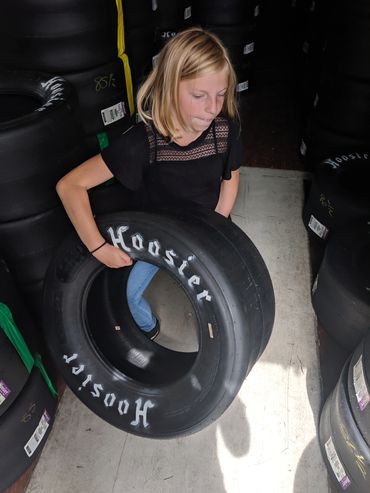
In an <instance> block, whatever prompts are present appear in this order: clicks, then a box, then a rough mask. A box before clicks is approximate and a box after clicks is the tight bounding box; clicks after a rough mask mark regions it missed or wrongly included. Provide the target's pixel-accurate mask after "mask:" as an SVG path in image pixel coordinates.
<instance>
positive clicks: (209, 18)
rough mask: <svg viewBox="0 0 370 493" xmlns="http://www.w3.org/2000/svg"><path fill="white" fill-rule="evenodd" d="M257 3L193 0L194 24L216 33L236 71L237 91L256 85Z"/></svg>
mask: <svg viewBox="0 0 370 493" xmlns="http://www.w3.org/2000/svg"><path fill="white" fill-rule="evenodd" d="M259 12H260V9H259V1H258V0H227V1H225V0H193V4H192V18H193V23H194V24H196V25H201V26H202V27H204V28H205V29H208V30H209V31H211V32H214V33H215V34H216V35H217V36H218V37H219V38H220V39H221V41H222V42H223V43H224V45H225V46H226V48H227V49H228V51H229V54H230V58H231V61H232V63H233V66H234V68H235V71H236V75H237V79H238V85H237V92H238V93H244V92H245V91H248V90H249V89H251V86H252V83H253V70H254V57H255V41H256V32H257V19H258V15H259Z"/></svg>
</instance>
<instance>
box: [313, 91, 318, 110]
mask: <svg viewBox="0 0 370 493" xmlns="http://www.w3.org/2000/svg"><path fill="white" fill-rule="evenodd" d="M318 102H319V95H318V94H317V93H316V96H315V99H314V101H313V107H314V108H316V106H317V103H318Z"/></svg>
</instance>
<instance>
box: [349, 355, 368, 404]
mask: <svg viewBox="0 0 370 493" xmlns="http://www.w3.org/2000/svg"><path fill="white" fill-rule="evenodd" d="M353 386H354V387H355V392H356V399H357V402H358V406H359V408H360V410H361V411H363V410H364V409H365V407H366V406H367V405H368V404H369V402H370V395H369V391H368V388H367V385H366V380H365V374H364V366H363V364H362V354H361V356H360V358H359V360H358V361H357V363H356V364H355V365H354V367H353Z"/></svg>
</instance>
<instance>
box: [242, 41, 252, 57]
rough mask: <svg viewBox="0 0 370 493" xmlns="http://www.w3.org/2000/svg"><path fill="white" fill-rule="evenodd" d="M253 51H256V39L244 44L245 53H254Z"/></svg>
mask: <svg viewBox="0 0 370 493" xmlns="http://www.w3.org/2000/svg"><path fill="white" fill-rule="evenodd" d="M253 52H254V41H253V42H252V43H248V44H246V45H245V46H244V48H243V55H248V53H253Z"/></svg>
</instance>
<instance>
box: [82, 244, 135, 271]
mask: <svg viewBox="0 0 370 493" xmlns="http://www.w3.org/2000/svg"><path fill="white" fill-rule="evenodd" d="M91 255H93V256H94V257H95V258H96V259H97V260H99V262H101V263H102V264H104V265H106V266H107V267H111V268H113V269H118V268H119V267H126V266H128V265H132V258H130V257H129V256H128V255H127V253H125V252H123V251H122V250H120V249H119V248H117V247H115V246H113V245H110V244H109V243H106V244H105V245H104V246H102V247H101V248H99V250H97V251H96V252H95V253H92V254H91Z"/></svg>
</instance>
